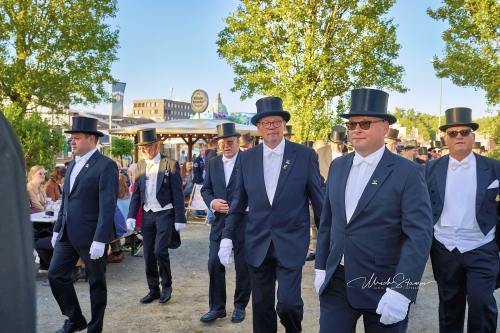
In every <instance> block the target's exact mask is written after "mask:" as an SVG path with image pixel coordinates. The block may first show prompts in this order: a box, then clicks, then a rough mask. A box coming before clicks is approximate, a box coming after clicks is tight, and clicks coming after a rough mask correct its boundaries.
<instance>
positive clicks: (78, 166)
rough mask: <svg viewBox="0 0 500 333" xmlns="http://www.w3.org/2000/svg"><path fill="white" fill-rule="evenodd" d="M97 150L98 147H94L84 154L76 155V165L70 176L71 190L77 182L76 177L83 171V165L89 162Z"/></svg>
mask: <svg viewBox="0 0 500 333" xmlns="http://www.w3.org/2000/svg"><path fill="white" fill-rule="evenodd" d="M96 151H97V148H94V149H92V150H91V151H89V152H88V153H86V154H85V155H83V156H75V166H74V167H73V170H71V175H70V176H69V191H70V192H71V190H72V189H73V184H75V180H76V177H77V176H78V174H79V173H80V171H82V169H83V167H84V166H85V165H86V164H87V161H88V160H89V158H90V156H92V155H93V154H94V153H95V152H96Z"/></svg>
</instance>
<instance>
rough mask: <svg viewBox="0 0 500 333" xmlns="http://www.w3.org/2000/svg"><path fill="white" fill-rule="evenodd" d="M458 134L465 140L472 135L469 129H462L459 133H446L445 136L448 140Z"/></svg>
mask: <svg viewBox="0 0 500 333" xmlns="http://www.w3.org/2000/svg"><path fill="white" fill-rule="evenodd" d="M458 133H460V135H461V136H462V137H464V138H465V137H466V136H469V134H471V133H472V130H471V129H463V130H460V131H448V132H446V135H448V136H449V137H450V138H456V137H457V136H458Z"/></svg>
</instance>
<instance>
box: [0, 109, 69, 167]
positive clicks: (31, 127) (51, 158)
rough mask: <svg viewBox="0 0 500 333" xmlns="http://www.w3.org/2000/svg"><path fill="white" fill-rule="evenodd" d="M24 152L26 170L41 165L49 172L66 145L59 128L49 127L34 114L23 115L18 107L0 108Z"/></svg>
mask: <svg viewBox="0 0 500 333" xmlns="http://www.w3.org/2000/svg"><path fill="white" fill-rule="evenodd" d="M0 112H3V113H4V115H5V117H6V118H7V120H8V121H9V123H10V124H11V126H12V128H13V129H14V132H15V133H16V134H17V137H18V139H19V142H20V143H21V146H22V148H23V151H24V158H25V160H26V169H27V170H29V168H31V167H32V166H33V165H43V166H44V167H45V168H47V170H51V169H52V168H53V167H54V165H55V161H56V155H57V154H59V153H60V152H61V151H62V149H63V148H64V145H65V143H66V138H65V136H64V135H63V134H62V129H61V128H60V127H53V126H51V125H50V124H49V123H48V122H47V121H46V120H44V119H42V118H41V117H40V115H39V114H38V113H36V112H33V113H31V114H24V112H23V110H22V109H21V108H20V107H18V106H14V105H11V106H7V107H3V106H0Z"/></svg>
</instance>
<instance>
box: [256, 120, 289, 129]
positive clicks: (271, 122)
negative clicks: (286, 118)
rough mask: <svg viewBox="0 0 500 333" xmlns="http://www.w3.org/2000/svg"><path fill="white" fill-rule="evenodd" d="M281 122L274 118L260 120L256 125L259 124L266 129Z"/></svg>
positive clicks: (279, 124)
mask: <svg viewBox="0 0 500 333" xmlns="http://www.w3.org/2000/svg"><path fill="white" fill-rule="evenodd" d="M281 124H283V120H275V121H260V122H258V123H257V125H260V126H262V127H264V128H266V129H268V128H271V127H278V126H281Z"/></svg>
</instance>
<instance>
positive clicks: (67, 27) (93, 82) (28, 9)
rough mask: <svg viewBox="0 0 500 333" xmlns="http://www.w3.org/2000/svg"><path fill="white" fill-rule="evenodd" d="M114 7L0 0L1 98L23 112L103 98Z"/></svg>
mask: <svg viewBox="0 0 500 333" xmlns="http://www.w3.org/2000/svg"><path fill="white" fill-rule="evenodd" d="M116 10H117V7H116V0H2V1H1V2H0V98H1V99H8V100H10V101H11V102H12V103H14V104H15V105H17V106H19V107H20V110H22V111H23V112H24V111H25V110H26V109H27V108H28V107H29V106H38V105H40V106H47V107H49V108H52V109H58V108H62V107H63V106H65V105H69V104H70V103H98V102H101V101H104V100H107V99H108V93H107V89H106V88H105V86H104V83H105V82H112V81H113V78H112V76H111V74H110V67H111V64H112V62H113V61H114V60H116V59H117V58H116V48H117V46H118V30H113V29H112V28H111V27H110V26H109V25H108V24H106V20H108V19H109V18H111V17H114V16H115V14H116ZM18 135H19V133H18Z"/></svg>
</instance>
